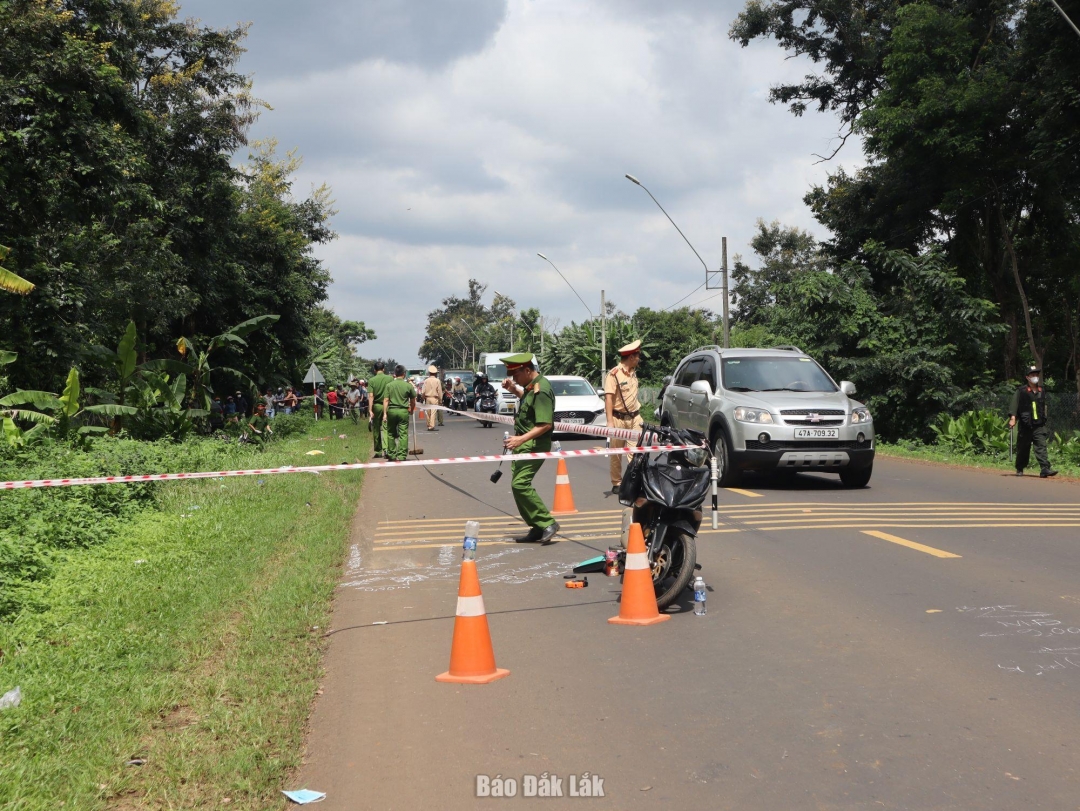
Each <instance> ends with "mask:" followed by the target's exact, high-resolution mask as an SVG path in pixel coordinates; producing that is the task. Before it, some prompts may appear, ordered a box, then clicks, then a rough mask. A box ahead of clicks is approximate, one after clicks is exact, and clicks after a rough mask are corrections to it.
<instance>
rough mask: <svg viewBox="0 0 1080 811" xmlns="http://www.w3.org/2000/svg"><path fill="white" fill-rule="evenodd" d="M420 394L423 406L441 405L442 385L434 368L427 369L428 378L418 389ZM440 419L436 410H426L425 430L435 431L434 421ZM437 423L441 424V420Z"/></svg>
mask: <svg viewBox="0 0 1080 811" xmlns="http://www.w3.org/2000/svg"><path fill="white" fill-rule="evenodd" d="M420 393H421V394H422V395H423V398H424V405H426V406H440V405H442V383H440V382H439V370H438V369H437V368H436V367H434V366H429V367H428V376H427V379H426V380H425V381H424V385H423V387H422V388H421V389H420ZM440 417H442V412H441V411H439V409H438V408H429V409H427V429H428V430H429V431H435V430H437V429H436V428H435V421H436V419H438V418H440ZM439 422H440V423H441V422H442V420H441V419H440V420H439Z"/></svg>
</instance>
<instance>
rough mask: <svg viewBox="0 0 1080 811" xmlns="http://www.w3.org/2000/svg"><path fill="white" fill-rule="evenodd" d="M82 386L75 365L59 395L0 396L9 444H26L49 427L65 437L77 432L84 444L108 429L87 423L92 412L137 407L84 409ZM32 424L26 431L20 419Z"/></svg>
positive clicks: (112, 413)
mask: <svg viewBox="0 0 1080 811" xmlns="http://www.w3.org/2000/svg"><path fill="white" fill-rule="evenodd" d="M80 393H81V386H80V383H79V370H78V369H76V368H74V367H72V368H71V371H69V372H68V377H67V382H66V384H65V386H64V392H63V394H61V395H60V396H59V397H57V396H56V395H55V394H53V393H51V392H47V391H25V390H20V391H16V392H14V393H13V394H9V395H8V396H7V397H4V398H3V399H0V417H3V421H4V438H5V439H6V440H7V442H8V444H9V445H25V444H26V443H27V442H29V441H32V440H33V439H35V438H37V437H39V436H40V435H41V434H42V432H44V431H45V430H47V429H54V432H55V434H56V435H57V436H59V437H60V438H62V439H68V438H71V437H72V436H73V435H77V436H78V437H79V438H80V441H81V442H82V443H83V444H85V443H86V442H88V441H89V439H90V438H91V437H92V436H93V435H95V434H103V433H105V432H106V431H107V430H108V429H107V428H105V427H104V426H98V425H85V424H82V423H84V422H85V419H86V417H85V416H84V415H87V414H90V415H94V416H97V417H100V418H109V417H118V416H123V415H127V416H132V415H134V414H136V413H137V412H138V409H136V408H132V407H131V406H123V405H115V404H102V405H91V406H86V407H85V408H84V407H82V406H80V404H79V395H80ZM19 421H22V422H28V423H33V427H32V428H30V429H29V430H26V431H23V430H22V428H20V427H19V425H18V422H19Z"/></svg>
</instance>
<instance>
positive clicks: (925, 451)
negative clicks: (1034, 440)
mask: <svg viewBox="0 0 1080 811" xmlns="http://www.w3.org/2000/svg"><path fill="white" fill-rule="evenodd" d="M877 452H878V453H879V454H880V455H882V456H895V457H898V458H900V459H924V460H927V461H931V462H943V463H945V464H950V465H962V466H964V467H974V468H980V469H986V470H1001V471H1005V472H1011V471H1014V470H1015V469H1016V466H1015V465H1014V464H1013V462H1012V460H1011V459H1009V458H1008V456H1003V457H996V456H989V455H986V454H963V453H955V452H953V451H951V450H949V449H948V448H945V447H942V446H940V445H923V444H921V443H917V442H909V441H901V442H897V443H887V442H878V443H877ZM1050 464H1051V465H1052V466H1053V467H1054V469H1055V470H1057V471H1058V472H1059V473H1060V475H1062V476H1072V477H1080V466H1077V465H1074V464H1070V463H1068V462H1066V461H1065V460H1064V459H1061V458H1060V456H1056V455H1055V454H1054V450H1053V448H1051V449H1050ZM1031 465H1034V466H1033V467H1032V466H1031ZM1031 465H1029V466H1028V469H1027V473H1028V475H1035V476H1038V475H1039V466H1038V463H1036V462H1035V455H1034V453H1032V456H1031Z"/></svg>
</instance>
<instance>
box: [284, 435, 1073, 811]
mask: <svg viewBox="0 0 1080 811" xmlns="http://www.w3.org/2000/svg"><path fill="white" fill-rule="evenodd" d="M501 437H502V431H501V430H500V429H499V427H498V426H496V427H495V428H492V429H484V428H482V427H480V426H479V425H478V424H476V423H474V422H472V421H470V420H467V419H466V418H461V417H453V418H449V419H448V420H447V425H446V427H445V428H443V429H442V430H441V431H440V432H438V433H427V432H425V431H423V430H421V431H420V434H419V443H420V444H421V445H422V446H423V450H424V453H423V458H436V457H442V456H451V455H462V454H475V453H497V452H498V450H499V446H500V444H501ZM564 444H565V445H566V446H567V447H588V446H591V445H595V444H596V440H595V439H589V440H575V441H572V442H564ZM493 467H494V466H491V468H489V467H488V466H487V465H462V466H456V467H438V468H433V469H431V470H426V469H421V468H401V469H398V470H388V471H385V472H383V471H378V472H373V473H370V474H369V475H368V479H367V482H366V483H365V486H364V495H363V498H362V501H361V504H360V509H359V511H358V514H357V519H356V522H355V525H354V530H353V539H352V540H353V544H354V546H353V549H352V555H351V557H350V561H349V564H348V566H347V569H346V571H345V573H344V576H343V579H342V583H341V587H340V590H339V592H338V596H337V602H336V606H335V613H334V620H333V629H332V631H333V632H332V635H331V636H330V647H329V652H328V655H327V659H326V667H327V674H326V678H325V681H324V685H323V692H322V695H321V697H320V698H319V699H318V702H317V704H316V707H315V712H314V715H313V717H312V720H311V730H310V735H309V740H308V747H307V751H306V754H305V765H304V767H303V769H302V771H301V774H300V775H299V782H298V784H297V786H296V787H300V786H304V787H307V788H311V789H316V790H319V791H325V792H327V793H328V797H327V799H326V801H325V802H324V803H323V804H322V805H321V806H320V807H321V808H324V809H327V810H328V811H330V809H359V808H365V809H367V808H370V809H435V808H438V809H473V808H477V807H491V808H501V807H507V808H512V807H519V806H521V805H523V804H525V803H529V804H531V806H532V807H549V806H550V807H553V808H554V807H560V806H562V805H564V804H571V807H578V808H598V809H599V808H605V809H607V808H613V809H614V808H617V809H635V808H650V809H652V808H696V809H795V808H800V809H801V808H808V809H830V810H831V809H879V808H884V809H919V811H929V810H930V809H957V810H960V809H963V811H975V810H976V809H1002V811H1014V810H1015V809H1040V808H1045V809H1055V811H1057V810H1058V809H1077V808H1080V776H1078V774H1077V768H1078V766H1080V761H1078V746H1080V715H1078V701H1077V697H1078V695H1080V552H1078V548H1077V547H1078V540H1080V531H1078V530H1080V505H1077V496H1078V495H1080V487H1078V486H1077V485H1076V484H1071V483H1067V482H1057V481H1053V480H1045V481H1044V480H1039V479H1038V478H1033V477H1025V478H1023V479H1017V478H1015V477H1012V476H1002V475H999V474H996V473H985V472H977V471H966V470H958V469H950V468H945V467H939V466H930V465H922V464H917V463H911V462H901V461H891V460H885V459H879V460H878V462H877V464H876V468H875V472H874V477H873V479H872V481H871V483H870V486H869V487H868V488H866V489H864V490H857V491H850V490H844V489H842V488H841V487H840V486H839V482H838V480H837V479H836V477H835V476H826V475H820V476H819V475H810V474H800V475H798V476H796V477H794V478H793V479H791V480H785V479H770V478H765V477H762V478H756V477H747V478H746V479H745V481H744V488H745V489H739V490H726V491H722V493H721V522H722V526H721V528H720V530H719V531H711V530H708V531H706V532H704V533H703V534H702V536H701V537H700V538H699V543H698V561H699V562H700V563H701V564H702V572H701V574H702V575H703V576H704V577H705V579H706V581H707V582H708V584H709V586H710V588H711V593H710V594H709V599H708V614H707V615H706V616H704V617H699V616H695V615H694V613H693V610H692V605H691V604H690V603H689V602H688V599H689V598H690V595H689V594H688V595H686V597H687V600H684V601H683V602H682V603H681V605H680V606H678V609H679V610H677V611H675V612H674V613H675V616H674V617H673V619H672V621H670V622H666V623H663V624H661V625H657V626H653V627H647V628H628V627H621V626H613V625H609V624H608V623H607V622H606V620H607V618H608V617H610V616H613V615H615V614H616V613H618V606H617V604H616V600H617V598H618V595H619V580H618V579H617V578H610V579H609V578H605V577H603V576H602V575H596V576H590V577H589V583H590V586H589V588H587V589H576V590H572V589H567V588H565V587H564V582H565V581H564V579H563V575H564V574H566V573H568V572H569V571H570V568H571V566H572V565H573V563H575V562H577V561H581V560H583V559H585V558H588V557H592V556H594V555H596V554H601V553H603V551H604V549H605V548H606V547H607V546H608V545H609V544H613V543H615V542H617V541H618V539H619V537H620V530H621V520H622V511H621V508H620V506H619V504H618V502H617V501H616V499H615V498H614V497H612V496H605V495H604V492H603V491H604V490H605V489H606V488H607V487H608V486H609V485H608V479H607V460H606V458H596V459H584V460H574V461H572V462H571V463H570V479H571V483H572V486H573V493H574V498H575V501H576V506H577V508H578V510H579V512H578V513H577V514H576V515H573V516H568V517H565V518H562V519H561V521H560V523H561V524H562V527H563V531H562V534H561V536H560V538H559V541H560V542H559V543H556V544H552V545H549V546H546V547H538V546H535V545H523V544H512V543H506V542H505V541H503V540H500V539H502V538H505V537H506V536H507V535H509V534H510V533H511V532H513V531H515V530H517V529H519V528H520V527H521V525H520V523H519V522H518V521H517V515H516V512H515V510H514V506H513V501H512V499H511V497H510V492H509V472H508V471H507V473H506V475H505V476H504V477H503V480H502V481H501V482H500V483H498V484H491V483H490V482H489V481H488V476H489V475H490V473H491V472H492V469H493ZM554 478H555V463H554V462H548V463H546V464H545V465H544V469H543V470H542V471H541V473H540V475H539V476H538V477H537V481H538V489H539V491H540V493H541V495H542V496H544V498H545V499H550V498H551V496H552V494H553V492H554ZM549 503H550V502H549ZM467 518H479V519H480V522H481V536H482V543H481V546H480V550H479V553H478V557H477V560H478V568H479V572H480V578H481V582H482V585H483V591H484V600H485V603H486V607H487V611H488V621H489V624H490V627H491V634H492V638H493V642H494V648H495V657H496V661H497V664H498V666H499V667H503V668H509V670H510V671H511V675H510V676H509V677H508V678H505V679H503V680H501V681H497V682H494V683H493V684H489V685H485V686H461V685H452V684H440V683H436V681H435V675H436V674H438V673H440V672H442V671H444V670H446V669H447V665H448V663H449V656H450V643H451V637H452V633H453V622H454V620H453V614H454V609H455V604H456V595H457V584H458V576H459V568H460V567H459V561H460V557H461V553H460V543H461V537H462V534H463V529H464V524H465V520H466V519H467ZM708 520H709V519H708V514H706V526H708ZM375 623H385V624H375ZM584 773H588V774H589V775H590V776H592V775H597V776H599V777H600V778H602V781H603V783H602V788H603V793H604V796H603V797H593V798H570V797H565V798H564V799H544V798H539V799H525V798H523V797H522V793H523V790H524V779H525V776H526V775H536V776H540V775H548V776H558V777H560V778H562V779H563V783H562V785H561V788H562V791H563V793H564V795H565V794H568V793H569V788H570V785H569V778H570V776H571V775H575V776H578V777H579V778H580V776H581V775H583V774H584ZM477 775H486V776H488V777H491V778H494V777H496V776H501V777H502V778H514V779H515V780H516V781H517V796H516V797H515V798H512V799H505V798H503V799H481V798H477V796H476V789H477ZM548 785H550V782H549V783H548ZM595 785H596V782H595V781H590V787H593V786H595Z"/></svg>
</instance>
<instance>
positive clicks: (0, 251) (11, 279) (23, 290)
mask: <svg viewBox="0 0 1080 811" xmlns="http://www.w3.org/2000/svg"><path fill="white" fill-rule="evenodd" d="M9 253H11V249H10V248H5V247H4V246H3V245H0V262H3V261H4V260H5V259H7V257H8V254H9ZM33 289H34V285H33V283H32V282H28V281H27V280H26V279H24V278H23V277H22V276H19V275H18V274H16V273H12V272H11V271H10V270H7V269H6V268H3V267H0V290H7V291H8V292H9V293H15V294H16V295H18V296H25V295H26V294H28V293H29V292H30V291H31V290H33Z"/></svg>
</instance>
